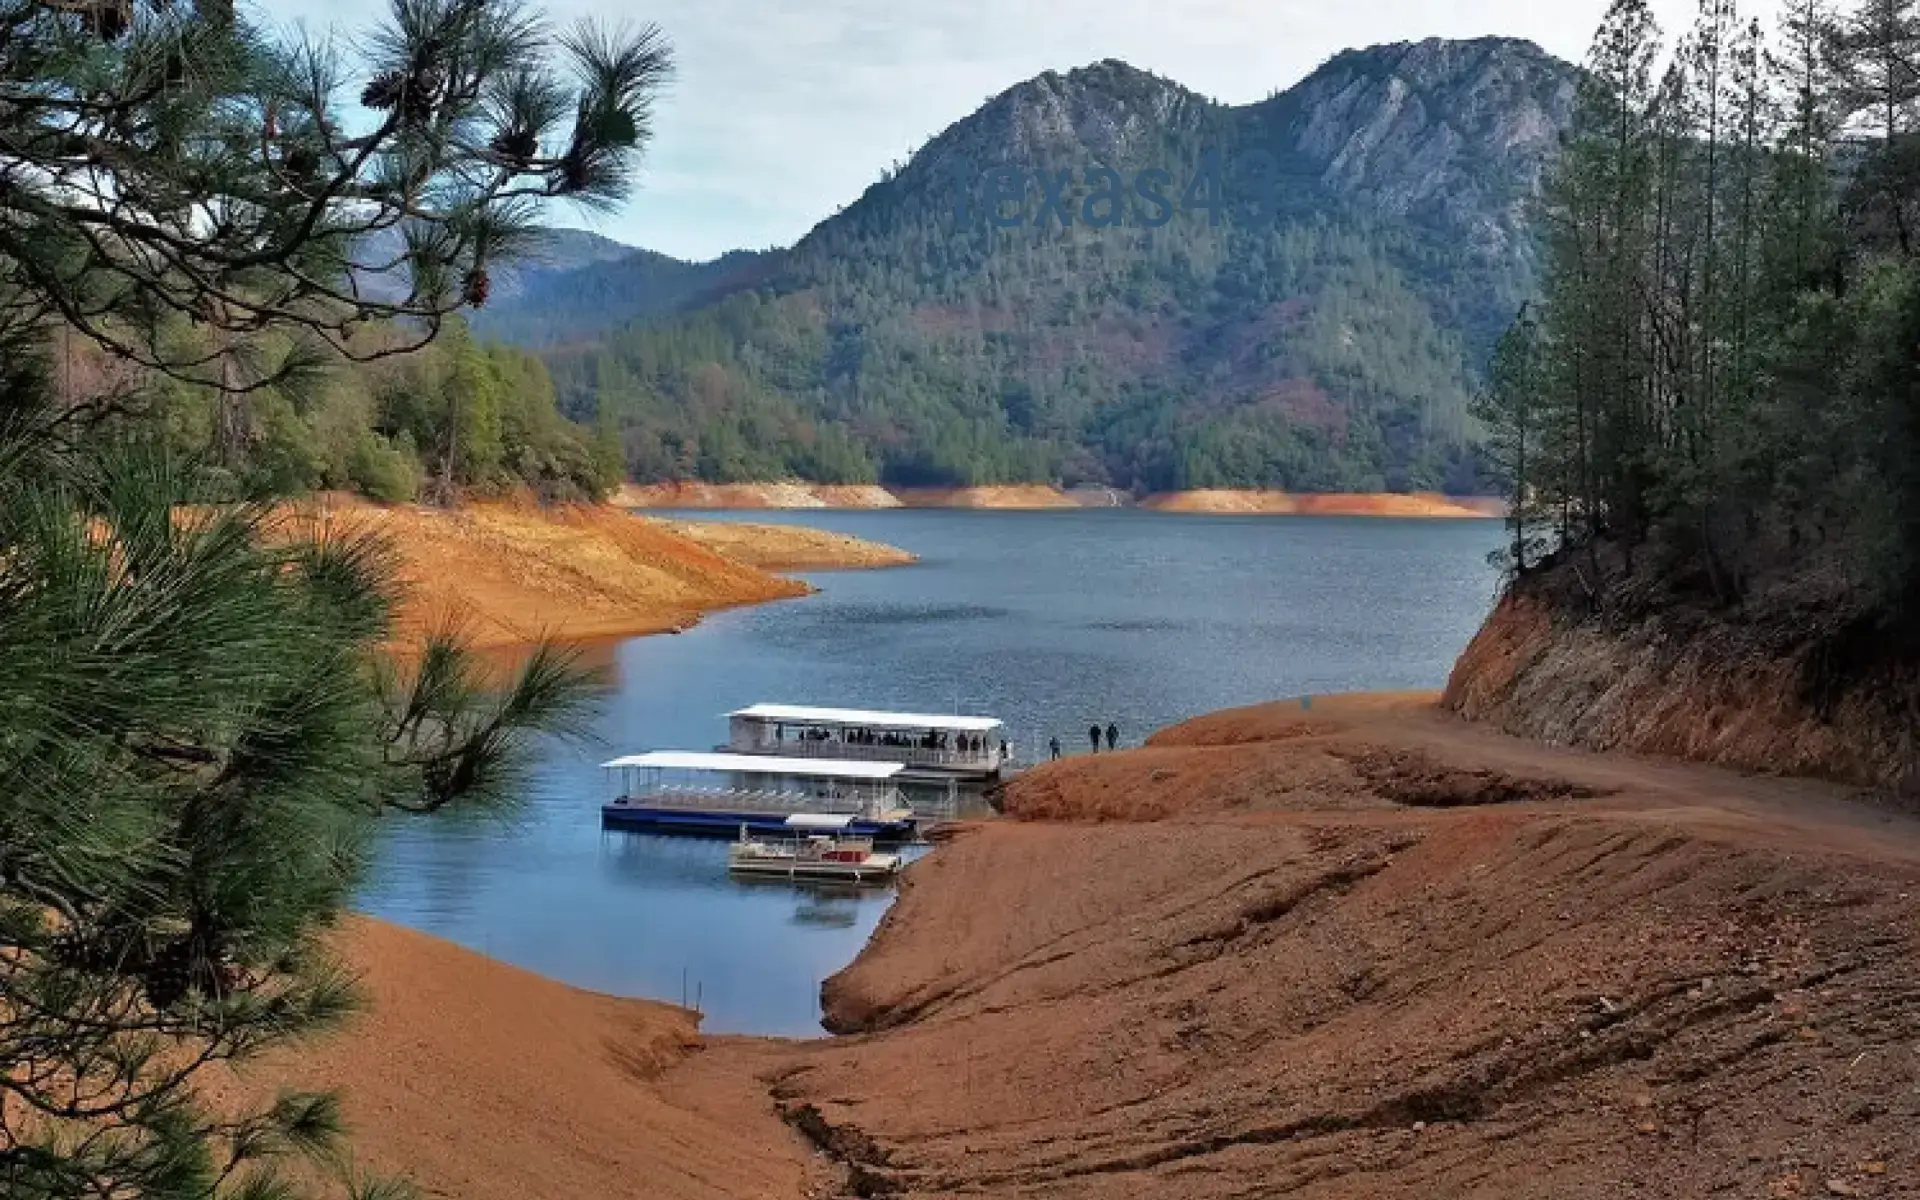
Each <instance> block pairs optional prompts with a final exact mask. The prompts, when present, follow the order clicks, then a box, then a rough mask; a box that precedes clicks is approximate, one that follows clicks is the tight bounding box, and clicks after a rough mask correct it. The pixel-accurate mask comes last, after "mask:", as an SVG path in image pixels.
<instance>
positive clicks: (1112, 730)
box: [1047, 721, 1120, 759]
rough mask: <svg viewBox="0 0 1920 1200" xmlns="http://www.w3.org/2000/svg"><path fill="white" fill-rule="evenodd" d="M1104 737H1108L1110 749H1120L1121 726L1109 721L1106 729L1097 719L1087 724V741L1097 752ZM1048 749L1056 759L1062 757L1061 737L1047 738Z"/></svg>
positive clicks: (1096, 752) (1107, 741) (1108, 747)
mask: <svg viewBox="0 0 1920 1200" xmlns="http://www.w3.org/2000/svg"><path fill="white" fill-rule="evenodd" d="M1102 738H1105V739H1106V743H1107V749H1108V750H1118V749H1119V748H1120V727H1119V726H1118V725H1115V724H1114V723H1113V722H1112V721H1108V722H1107V727H1106V729H1104V730H1102V729H1101V728H1100V723H1099V722H1097V721H1096V722H1094V723H1093V724H1092V725H1089V726H1087V743H1088V744H1089V745H1091V746H1092V747H1093V752H1094V753H1095V754H1098V753H1100V741H1101V739H1102ZM1047 751H1048V753H1050V754H1051V755H1052V756H1053V757H1054V758H1056V759H1057V758H1059V757H1060V739H1059V737H1057V736H1056V737H1050V738H1048V739H1047Z"/></svg>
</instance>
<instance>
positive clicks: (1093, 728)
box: [1087, 724, 1100, 754]
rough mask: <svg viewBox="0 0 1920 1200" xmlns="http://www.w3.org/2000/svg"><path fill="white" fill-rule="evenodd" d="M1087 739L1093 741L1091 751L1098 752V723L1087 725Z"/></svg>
mask: <svg viewBox="0 0 1920 1200" xmlns="http://www.w3.org/2000/svg"><path fill="white" fill-rule="evenodd" d="M1087 740H1088V741H1089V742H1092V743H1093V752H1094V753H1095V754H1098V753H1100V726H1099V725H1097V724H1096V725H1089V726H1087Z"/></svg>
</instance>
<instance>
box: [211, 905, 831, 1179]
mask: <svg viewBox="0 0 1920 1200" xmlns="http://www.w3.org/2000/svg"><path fill="white" fill-rule="evenodd" d="M335 942H336V944H337V946H338V948H339V950H340V951H341V953H342V954H343V955H344V956H345V958H346V959H347V961H348V962H349V963H350V964H351V965H352V966H353V967H354V968H355V969H356V970H357V972H358V973H360V975H361V976H362V978H363V981H364V986H365V987H366V989H367V990H368V992H369V993H370V999H371V1004H370V1006H369V1007H368V1008H367V1010H366V1011H365V1012H364V1013H362V1014H361V1015H360V1016H358V1017H356V1018H355V1019H354V1021H353V1023H352V1024H351V1025H350V1026H349V1027H348V1028H347V1029H346V1031H345V1032H343V1033H341V1034H339V1035H337V1036H334V1037H332V1038H328V1039H326V1040H323V1041H320V1042H317V1043H315V1044H314V1045H312V1046H310V1047H301V1048H298V1049H294V1050H290V1051H283V1052H279V1053H277V1054H276V1055H275V1056H273V1057H271V1058H269V1059H268V1060H266V1061H265V1062H263V1063H260V1064H255V1065H251V1066H249V1067H248V1068H246V1073H245V1074H244V1076H242V1082H241V1083H240V1084H239V1085H237V1086H239V1087H242V1088H247V1089H253V1090H254V1091H255V1092H256V1093H257V1094H260V1095H265V1096H271V1095H272V1094H274V1092H275V1091H276V1090H277V1089H280V1088H289V1087H290V1088H299V1089H332V1088H336V1087H337V1088H342V1089H343V1090H344V1099H345V1106H346V1115H347V1119H348V1121H349V1122H350V1123H351V1125H352V1146H353V1152H354V1156H355V1159H356V1161H357V1162H358V1163H359V1164H361V1165H362V1166H363V1167H368V1168H372V1169H374V1170H376V1171H377V1172H379V1173H381V1174H383V1175H389V1176H395V1175H399V1176H405V1177H408V1178H411V1179H412V1180H413V1181H414V1182H415V1183H416V1184H417V1185H419V1187H420V1188H421V1190H422V1192H423V1194H424V1195H426V1196H455V1197H460V1198H461V1200H532V1198H536V1197H538V1198H545V1197H555V1198H561V1197H583V1198H584V1197H593V1198H594V1200H622V1198H631V1200H745V1198H749V1197H754V1198H757V1197H795V1196H800V1195H802V1194H804V1193H806V1192H807V1191H808V1190H809V1188H810V1186H811V1183H812V1181H815V1180H817V1179H818V1178H819V1177H820V1176H821V1174H822V1166H821V1164H820V1163H819V1162H818V1161H817V1160H816V1159H815V1158H814V1157H813V1156H812V1155H811V1154H809V1153H808V1149H807V1147H806V1146H804V1145H803V1144H802V1143H801V1141H800V1140H799V1139H798V1138H797V1137H796V1136H795V1135H794V1133H793V1132H792V1131H791V1130H790V1129H788V1128H787V1127H786V1126H785V1125H783V1124H781V1123H780V1121H779V1119H778V1118H777V1117H776V1116H775V1115H774V1112H773V1109H772V1106H771V1104H770V1103H769V1101H768V1099H767V1095H766V1092H765V1089H764V1088H763V1087H762V1086H761V1085H760V1084H759V1083H758V1082H757V1081H756V1080H755V1078H754V1075H753V1063H754V1054H755V1052H756V1047H755V1046H754V1045H753V1044H752V1043H746V1042H735V1043H733V1044H731V1045H729V1046H728V1047H727V1048H726V1050H725V1051H724V1052H723V1054H721V1055H720V1056H718V1057H717V1058H716V1057H715V1056H713V1055H709V1054H707V1053H705V1052H703V1051H702V1050H701V1048H700V1045H701V1044H700V1040H699V1038H698V1037H697V1035H696V1034H695V1032H694V1018H693V1015H692V1014H691V1013H688V1012H686V1011H684V1010H682V1009H678V1008H673V1007H671V1006H668V1005H664V1004H654V1003H650V1002H647V1001H639V1000H617V999H613V998H610V997H606V996H599V995H594V994H592V993H588V992H582V991H578V990H576V989H573V988H569V987H565V986H562V985H561V984H557V983H553V982H550V981H548V980H545V979H541V978H539V977H537V976H534V975H530V974H527V973H526V972H523V971H519V970H517V969H515V968H513V967H509V966H507V965H505V964H502V963H498V962H494V961H492V960H490V959H486V958H483V957H481V956H479V955H476V954H473V953H471V952H469V951H466V950H462V949H460V948H458V947H456V946H453V945H451V944H449V943H446V942H442V941H439V940H438V939H435V938H430V937H427V936H426V935H424V934H419V933H413V932H411V931H408V930H403V929H398V928H395V927H394V926H390V925H385V924H382V923H380V922H377V921H371V920H366V919H361V918H356V919H353V920H350V921H349V922H347V924H346V925H345V927H344V928H343V929H342V930H341V931H340V933H339V936H338V937H336V939H335ZM229 1086H230V1087H231V1086H235V1085H229Z"/></svg>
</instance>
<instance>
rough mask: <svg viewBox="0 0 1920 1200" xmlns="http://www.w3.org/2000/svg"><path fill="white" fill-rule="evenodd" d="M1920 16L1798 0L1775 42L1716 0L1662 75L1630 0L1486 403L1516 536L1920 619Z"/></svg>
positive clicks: (1810, 610) (1659, 573) (1872, 623)
mask: <svg viewBox="0 0 1920 1200" xmlns="http://www.w3.org/2000/svg"><path fill="white" fill-rule="evenodd" d="M1910 8H1911V6H1910V5H1908V4H1904V3H1891V4H1890V3H1885V2H1884V0H1860V2H1859V3H1858V4H1857V5H1856V6H1855V10H1854V11H1852V12H1845V13H1842V12H1836V11H1834V10H1833V9H1831V8H1829V7H1828V5H1827V4H1825V3H1823V2H1822V0H1794V2H1793V3H1791V4H1789V5H1788V6H1787V11H1786V12H1785V13H1784V17H1783V23H1782V31H1781V37H1780V40H1779V49H1778V51H1777V52H1776V53H1775V54H1773V55H1771V56H1768V55H1765V54H1763V51H1762V47H1761V44H1760V43H1761V37H1760V31H1759V29H1758V28H1757V26H1754V25H1751V24H1745V23H1742V22H1741V21H1740V20H1739V18H1738V17H1737V14H1736V13H1735V12H1734V10H1733V6H1732V4H1731V3H1730V2H1729V0H1715V2H1714V3H1712V4H1708V5H1706V6H1704V7H1703V9H1702V15H1701V18H1700V23H1699V25H1698V26H1697V27H1696V28H1695V30H1694V31H1693V33H1692V35H1691V36H1690V37H1689V38H1688V39H1687V41H1686V42H1685V43H1684V45H1683V48H1682V51H1681V52H1680V53H1679V54H1678V55H1677V56H1676V57H1675V60H1674V63H1673V66H1672V67H1671V68H1670V69H1669V71H1668V73H1667V75H1666V76H1665V78H1664V80H1662V81H1661V82H1660V83H1659V84H1658V85H1655V84H1653V83H1652V82H1651V77H1650V74H1649V72H1648V69H1647V64H1649V63H1650V62H1651V61H1652V59H1653V56H1654V53H1655V45H1656V36H1657V34H1656V31H1655V30H1654V29H1653V28H1652V23H1651V19H1650V18H1649V17H1648V15H1647V12H1646V8H1645V5H1644V3H1642V2H1641V0H1616V3H1615V4H1614V5H1613V7H1612V9H1611V11H1610V12H1609V15H1608V18H1607V23H1606V25H1605V26H1604V27H1603V29H1602V31H1601V34H1600V37H1599V38H1598V40H1597V41H1596V43H1595V50H1594V55H1593V58H1592V62H1591V66H1592V74H1591V76H1590V82H1589V85H1588V87H1587V89H1586V92H1585V94H1584V95H1583V97H1582V103H1581V108H1580V114H1579V117H1578V119H1577V120H1576V125H1575V129H1574V132H1573V135H1572V136H1571V138H1570V140H1569V145H1568V149H1567V152H1566V154H1565V156H1564V157H1563V159H1562V161H1561V162H1560V164H1559V165H1558V167H1557V169H1556V171H1555V173H1554V176H1553V178H1552V180H1551V181H1550V185H1549V188H1548V198H1549V201H1548V206H1547V211H1546V214H1545V216H1546V219H1547V221H1548V223H1549V230H1550V257H1549V270H1548V273H1547V278H1546V280H1545V298H1544V300H1543V304H1542V307H1541V309H1540V315H1539V319H1538V325H1537V328H1536V327H1535V326H1534V325H1533V323H1532V321H1531V319H1529V320H1528V321H1527V322H1526V323H1525V324H1524V325H1523V326H1521V327H1518V328H1516V330H1515V331H1514V333H1512V334H1511V335H1509V342H1508V343H1505V344H1504V345H1505V346H1506V347H1507V348H1508V349H1507V350H1503V358H1502V360H1501V365H1500V366H1498V367H1497V369H1496V372H1495V380H1494V384H1493V386H1492V388H1491V389H1490V391H1489V393H1488V395H1487V397H1486V402H1485V404H1484V406H1483V410H1482V416H1483V419H1485V420H1486V421H1487V422H1488V423H1489V424H1490V425H1491V426H1492V427H1493V430H1494V443H1493V444H1494V446H1495V447H1496V450H1495V454H1494V458H1495V460H1496V461H1497V462H1498V464H1499V466H1500V469H1501V471H1502V473H1503V474H1504V475H1505V476H1506V477H1507V478H1508V479H1509V481H1510V482H1511V485H1512V488H1513V490H1514V492H1515V494H1516V495H1517V496H1519V497H1520V498H1521V499H1522V501H1523V503H1522V504H1521V505H1520V506H1519V507H1518V509H1517V513H1518V515H1517V516H1516V546H1517V547H1524V546H1525V545H1526V544H1527V536H1528V533H1529V531H1533V530H1537V529H1539V528H1540V526H1542V525H1543V524H1544V525H1547V526H1550V527H1551V528H1552V529H1553V531H1554V533H1555V534H1556V536H1557V538H1558V540H1559V541H1560V543H1561V544H1562V545H1564V546H1565V547H1566V548H1567V550H1568V551H1569V552H1571V553H1578V554H1580V555H1582V556H1583V557H1582V559H1581V561H1582V562H1584V563H1586V564H1587V565H1588V566H1592V567H1596V568H1597V566H1598V553H1597V552H1598V549H1599V547H1601V546H1612V547H1617V548H1618V549H1619V550H1621V551H1622V552H1623V553H1624V555H1625V561H1626V562H1627V563H1628V564H1629V571H1628V575H1629V576H1632V577H1635V579H1636V586H1638V587H1642V588H1644V587H1646V586H1647V585H1648V584H1649V583H1651V584H1652V585H1653V586H1655V587H1658V588H1664V589H1667V590H1668V591H1669V592H1671V593H1674V594H1678V595H1681V596H1689V597H1694V598H1698V599H1701V600H1704V601H1705V602H1706V603H1709V604H1712V605H1715V606H1721V607H1727V608H1734V607H1736V606H1737V607H1738V608H1739V609H1741V610H1742V611H1745V612H1748V613H1749V614H1751V613H1759V612H1766V611H1773V610H1778V609H1780V608H1781V607H1782V606H1785V607H1786V608H1788V609H1791V610H1794V611H1800V612H1804V613H1806V614H1808V615H1809V616H1810V617H1811V619H1812V620H1813V622H1814V624H1815V626H1817V627H1818V628H1822V629H1827V630H1829V631H1831V630H1834V629H1836V628H1838V629H1848V628H1851V629H1853V630H1854V631H1855V632H1857V631H1858V630H1861V629H1865V630H1881V631H1891V632H1899V631H1903V630H1904V631H1908V632H1911V631H1912V630H1913V629H1914V628H1915V627H1916V622H1920V468H1917V467H1916V465H1915V464H1916V463H1920V403H1917V402H1916V395H1920V393H1917V392H1916V387H1915V381H1916V380H1920V259H1917V258H1916V254H1915V247H1914V245H1913V242H1912V238H1911V236H1910V228H1911V221H1912V219H1913V216H1914V214H1917V213H1920V165H1916V164H1920V159H1917V158H1916V156H1915V154H1914V147H1915V145H1916V144H1920V143H1916V141H1915V139H1916V137H1917V136H1920V133H1917V132H1916V131H1917V130H1920V90H1915V89H1912V88H1911V87H1910V86H1909V84H1910V79H1909V77H1908V73H1906V72H1905V71H1904V69H1903V68H1899V67H1898V66H1897V64H1898V63H1899V62H1902V61H1905V60H1906V58H1907V57H1908V56H1909V54H1910V46H1911V43H1912V42H1913V40H1914V39H1915V38H1916V36H1920V32H1917V31H1920V24H1916V22H1915V20H1914V18H1912V17H1911V16H1909V15H1908V10H1909V9H1910ZM1768 64H1771V74H1769V73H1768ZM1889 64H1894V65H1889ZM1847 130H1855V131H1858V133H1857V135H1856V136H1849V135H1848V134H1846V133H1845V132H1844V131H1847ZM1523 451H1524V452H1523ZM1582 577H1583V579H1585V580H1586V582H1587V585H1588V587H1589V588H1590V589H1598V588H1600V587H1602V586H1604V585H1603V575H1602V572H1600V571H1599V570H1597V569H1593V570H1584V571H1583V573H1582ZM1836 636H1838V635H1836ZM1875 636H1879V635H1878V634H1876V635H1875Z"/></svg>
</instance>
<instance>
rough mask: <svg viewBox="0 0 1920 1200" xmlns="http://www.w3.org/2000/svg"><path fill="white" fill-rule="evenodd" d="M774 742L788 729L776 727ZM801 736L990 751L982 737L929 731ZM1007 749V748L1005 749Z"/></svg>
mask: <svg viewBox="0 0 1920 1200" xmlns="http://www.w3.org/2000/svg"><path fill="white" fill-rule="evenodd" d="M773 736H774V740H775V741H785V740H786V737H787V730H786V726H784V725H779V726H775V727H774V731H773ZM799 737H800V740H801V741H805V742H834V741H837V742H839V743H841V744H842V745H846V746H903V747H908V746H917V747H919V748H920V749H922V750H956V751H959V752H960V753H962V754H985V753H987V751H988V750H989V749H990V746H989V743H988V741H987V739H986V738H985V737H984V736H982V735H980V734H973V733H959V734H949V733H945V732H941V731H938V730H929V731H928V732H926V733H924V734H921V735H919V736H917V737H916V736H913V735H911V734H905V733H895V732H892V731H888V732H884V733H876V732H874V731H873V730H871V729H845V730H840V731H838V733H837V735H836V733H835V731H833V730H828V729H802V730H800V733H799ZM1003 750H1004V747H1003Z"/></svg>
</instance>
